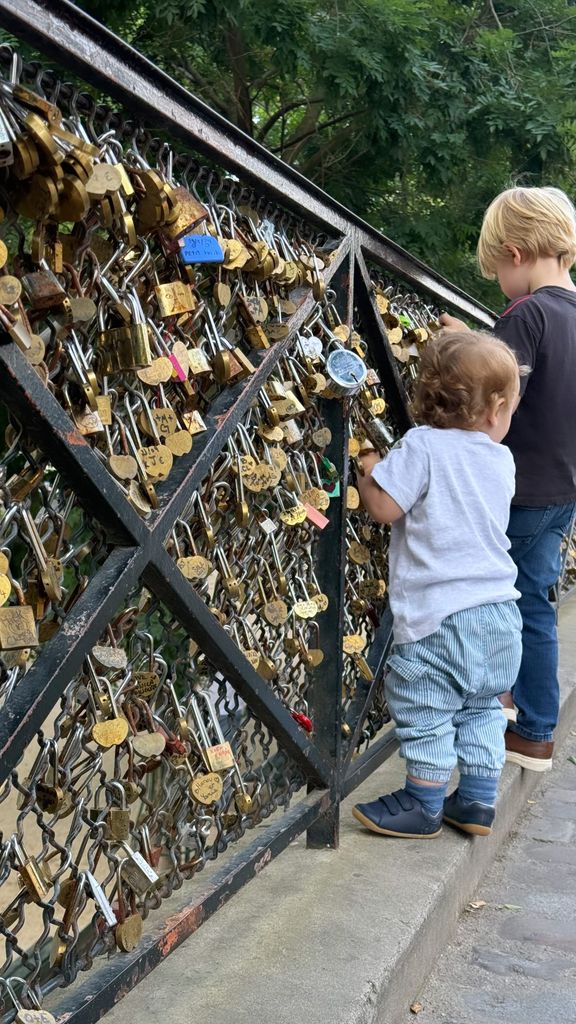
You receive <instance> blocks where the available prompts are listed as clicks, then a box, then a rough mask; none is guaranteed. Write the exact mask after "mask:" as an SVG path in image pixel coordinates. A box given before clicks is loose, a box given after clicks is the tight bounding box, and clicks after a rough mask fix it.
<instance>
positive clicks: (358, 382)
mask: <svg viewBox="0 0 576 1024" xmlns="http://www.w3.org/2000/svg"><path fill="white" fill-rule="evenodd" d="M326 372H327V373H328V376H329V378H330V381H331V384H330V390H331V391H333V392H334V393H335V394H336V395H338V396H339V397H341V398H343V397H345V396H348V395H354V394H355V393H356V392H357V391H360V388H361V387H362V385H363V384H364V382H365V380H366V376H367V373H368V371H367V369H366V363H365V362H364V360H363V359H361V358H360V356H359V355H356V353H355V352H351V351H350V349H347V348H336V349H334V350H333V352H331V353H330V355H329V356H328V359H327V360H326Z"/></svg>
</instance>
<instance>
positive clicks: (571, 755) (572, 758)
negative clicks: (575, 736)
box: [568, 754, 576, 764]
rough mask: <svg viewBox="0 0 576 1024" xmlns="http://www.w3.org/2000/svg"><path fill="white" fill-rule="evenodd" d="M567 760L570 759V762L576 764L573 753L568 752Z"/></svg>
mask: <svg viewBox="0 0 576 1024" xmlns="http://www.w3.org/2000/svg"><path fill="white" fill-rule="evenodd" d="M568 760H569V761H571V762H572V764H576V757H574V754H570V756H569V758H568Z"/></svg>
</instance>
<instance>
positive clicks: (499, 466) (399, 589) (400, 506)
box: [353, 331, 522, 839]
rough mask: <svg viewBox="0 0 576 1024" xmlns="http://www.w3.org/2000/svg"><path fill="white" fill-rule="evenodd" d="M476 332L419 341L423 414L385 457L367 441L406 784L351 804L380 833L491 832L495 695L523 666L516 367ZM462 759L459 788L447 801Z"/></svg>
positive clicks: (389, 692)
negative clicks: (383, 527) (514, 516)
mask: <svg viewBox="0 0 576 1024" xmlns="http://www.w3.org/2000/svg"><path fill="white" fill-rule="evenodd" d="M472 333H473V337H472V338H471V336H470V332H469V331H461V332H458V331H454V332H451V333H447V332H442V333H441V334H440V335H439V336H438V337H437V338H435V339H434V340H433V341H431V342H430V343H429V345H428V347H427V349H426V350H425V352H424V354H423V357H422V362H421V368H420V376H419V381H418V384H417V389H416V408H417V413H418V417H419V420H420V422H421V423H423V424H424V425H423V426H419V427H415V428H413V429H411V430H409V431H408V432H407V433H406V434H405V436H404V437H403V438H402V439H401V440H400V441H398V443H397V444H396V445H395V446H394V447H393V448H392V450H391V451H390V452H389V454H388V455H387V456H386V457H385V458H384V459H381V456H380V454H379V453H378V452H376V451H375V450H374V449H363V450H362V451H361V453H360V458H361V461H362V466H363V469H364V475H363V476H359V478H358V488H359V490H360V494H361V496H362V501H363V504H364V506H365V508H366V509H367V511H368V512H369V514H370V515H371V516H372V517H373V518H374V519H375V520H376V522H379V523H391V524H392V531H391V541H390V569H389V591H390V606H391V609H392V614H393V618H394V646H393V650H392V655H391V657H390V659H389V661H388V666H387V677H386V697H387V700H388V706H389V709H390V714H391V715H392V718H393V720H394V723H395V725H396V735H397V737H398V740H399V742H400V754H401V756H402V757H403V758H404V759H405V760H406V764H407V777H406V783H405V786H404V789H400V790H398V791H397V792H395V793H391V794H389V795H387V796H382V797H380V798H379V799H378V800H373V801H372V802H370V803H364V804H357V805H356V807H355V808H354V811H353V813H354V816H355V817H356V818H357V819H358V820H359V821H360V822H362V824H363V825H365V826H366V827H367V828H369V829H371V830H372V831H373V832H378V833H380V834H381V835H387V836H396V837H400V838H419V839H431V838H433V837H434V836H437V835H439V833H440V831H441V826H442V819H443V818H444V820H445V821H447V822H449V823H450V824H451V825H454V826H456V827H457V828H459V829H461V830H462V831H464V832H468V833H472V834H475V835H488V834H489V833H490V831H491V828H492V822H493V819H494V808H495V803H496V793H497V787H498V779H499V776H500V772H501V770H502V766H503V764H504V757H505V749H504V730H505V727H506V718H505V715H504V712H503V709H502V706H501V704H500V703H499V701H498V699H497V695H498V694H500V693H502V692H503V691H504V690H507V689H508V688H509V687H510V685H511V684H512V683H513V682H514V680H515V678H516V675H517V673H518V668H519V665H520V658H521V646H522V644H521V617H520V613H519V611H518V608H517V605H516V600H517V598H518V597H519V594H518V591H517V590H516V589H515V586H514V583H515V579H516V566H515V565H514V562H513V561H512V559H511V557H510V555H509V554H508V549H509V547H510V543H509V541H508V539H507V536H506V527H507V524H508V516H509V512H510V501H511V499H512V496H513V494H514V460H513V458H512V455H511V453H510V450H509V448H507V447H506V446H505V445H502V444H500V441H502V439H503V438H504V437H505V436H506V434H507V432H508V429H509V427H510V421H511V417H512V414H513V412H514V410H515V408H516V406H517V404H518V400H519V390H520V371H519V367H518V363H517V360H516V358H515V356H514V355H513V353H512V352H511V350H510V349H509V348H508V347H507V346H506V345H505V344H504V342H502V341H499V340H497V339H496V338H494V337H492V336H491V335H489V334H484V333H481V332H472ZM471 341H473V342H474V343H473V344H470V342H471ZM456 764H458V767H459V770H460V780H459V784H458V788H457V789H456V790H455V792H454V793H452V795H451V796H450V797H448V798H447V799H446V792H447V787H448V782H449V779H450V775H451V773H452V770H453V768H454V766H455V765H456Z"/></svg>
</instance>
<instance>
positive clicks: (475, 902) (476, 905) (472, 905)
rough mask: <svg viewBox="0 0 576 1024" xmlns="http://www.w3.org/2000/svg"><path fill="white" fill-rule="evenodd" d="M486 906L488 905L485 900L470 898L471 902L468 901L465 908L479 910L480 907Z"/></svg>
mask: <svg viewBox="0 0 576 1024" xmlns="http://www.w3.org/2000/svg"><path fill="white" fill-rule="evenodd" d="M487 906H488V904H487V903H486V900H472V902H471V903H469V904H468V906H467V907H466V910H470V911H473V910H481V909H482V907H487Z"/></svg>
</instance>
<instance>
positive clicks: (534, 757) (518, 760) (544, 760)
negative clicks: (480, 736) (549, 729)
mask: <svg viewBox="0 0 576 1024" xmlns="http://www.w3.org/2000/svg"><path fill="white" fill-rule="evenodd" d="M504 739H505V742H506V760H507V761H511V762H512V764H519V765H520V767H521V768H527V769H528V771H531V772H549V771H550V769H551V768H552V754H553V753H554V743H553V742H552V741H550V742H549V743H546V742H542V743H539V742H537V741H536V740H527V739H525V737H524V736H519V735H518V733H517V732H512V731H511V730H510V729H507V730H506V735H505V737H504Z"/></svg>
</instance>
